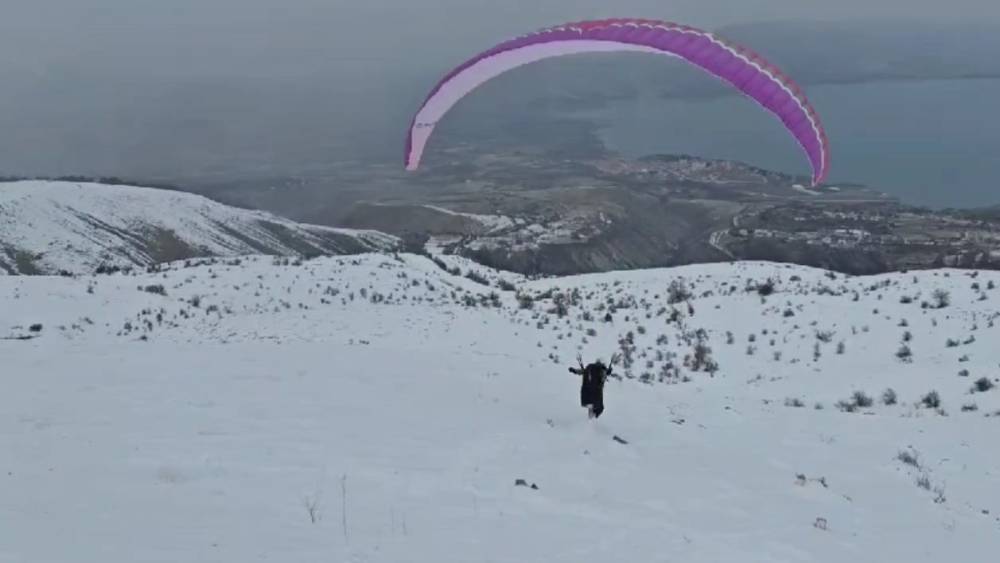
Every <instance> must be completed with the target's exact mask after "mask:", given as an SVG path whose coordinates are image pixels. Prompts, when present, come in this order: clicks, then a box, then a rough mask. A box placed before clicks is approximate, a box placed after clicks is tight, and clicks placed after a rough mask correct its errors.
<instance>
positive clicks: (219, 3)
mask: <svg viewBox="0 0 1000 563" xmlns="http://www.w3.org/2000/svg"><path fill="white" fill-rule="evenodd" d="M625 16H628V17H646V18H654V19H665V20H673V21H679V22H683V23H687V24H690V25H695V26H698V27H704V28H709V29H717V28H719V27H723V26H726V25H729V24H735V23H743V22H764V21H774V20H824V21H829V20H858V21H866V20H872V19H885V18H891V19H895V20H899V19H903V20H914V19H916V20H952V21H958V22H979V23H982V22H1000V0H0V77H3V86H2V87H0V130H2V131H3V135H0V174H2V173H31V174H39V173H48V174H51V173H68V172H79V173H95V171H96V172H99V173H115V174H125V175H129V174H133V175H134V174H147V173H163V174H168V173H174V172H177V171H186V170H194V169H198V168H199V167H201V168H208V167H211V168H212V169H213V170H215V169H220V170H229V169H230V168H231V167H232V166H237V165H233V164H231V163H232V162H234V161H239V162H241V163H242V162H248V163H250V164H248V165H246V166H250V167H255V166H257V165H258V164H259V163H273V162H283V163H286V164H287V167H288V168H290V169H291V168H294V169H296V170H297V169H298V167H299V166H300V164H299V162H300V161H305V160H307V158H311V157H309V155H310V154H312V153H310V152H309V151H310V150H312V151H314V152H317V153H319V154H322V155H326V154H333V153H335V152H336V151H342V150H345V149H343V147H344V146H349V147H355V146H361V145H364V143H363V142H361V141H359V140H358V135H359V132H362V133H366V134H368V135H369V136H370V137H371V141H370V144H371V145H372V146H379V147H380V146H382V145H386V144H387V143H386V142H384V139H393V140H395V139H397V138H398V136H399V135H400V133H399V131H398V129H399V127H400V125H399V124H400V123H405V121H406V119H407V118H408V116H409V112H410V111H412V110H413V109H414V107H415V105H416V104H417V103H418V102H419V100H420V99H421V97H422V96H423V95H424V94H425V92H426V89H427V88H428V87H430V85H431V84H432V83H433V81H434V80H436V78H437V77H438V76H439V75H440V73H442V72H443V71H445V70H446V69H448V68H451V66H452V65H454V64H456V63H458V62H460V61H461V60H464V59H465V58H466V57H468V56H469V55H470V54H471V53H473V52H477V51H479V50H481V49H484V48H487V47H489V46H491V45H493V44H495V43H496V42H499V41H502V40H503V39H506V38H508V37H511V36H514V35H519V34H521V33H525V32H527V31H530V30H534V29H538V28H540V27H545V26H549V25H554V24H558V23H563V22H567V21H574V20H579V19H591V18H601V17H625ZM896 27H897V28H898V27H900V26H896ZM985 33H986V35H992V34H993V31H992V30H987V31H986V32H985ZM823 41H827V42H829V38H828V37H827V38H826V39H824V40H823ZM889 41H892V40H891V39H889ZM813 47H816V45H813ZM830 48H831V49H836V45H831V46H830ZM902 48H904V49H905V48H906V47H902ZM379 135H382V136H379ZM338 143H339V144H338ZM331 144H333V145H335V147H334V148H331ZM338 147H339V148H338ZM217 161H218V163H221V164H217ZM239 166H244V165H243V164H239Z"/></svg>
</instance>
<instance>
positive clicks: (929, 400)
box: [920, 391, 941, 409]
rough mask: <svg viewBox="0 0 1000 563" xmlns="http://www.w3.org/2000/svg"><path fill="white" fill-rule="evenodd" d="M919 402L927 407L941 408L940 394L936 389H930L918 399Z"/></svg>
mask: <svg viewBox="0 0 1000 563" xmlns="http://www.w3.org/2000/svg"><path fill="white" fill-rule="evenodd" d="M920 403H921V404H922V405H923V406H925V407H927V408H929V409H937V408H941V396H940V395H938V392H937V391H931V392H930V393H927V394H926V395H924V396H923V397H922V398H921V399H920Z"/></svg>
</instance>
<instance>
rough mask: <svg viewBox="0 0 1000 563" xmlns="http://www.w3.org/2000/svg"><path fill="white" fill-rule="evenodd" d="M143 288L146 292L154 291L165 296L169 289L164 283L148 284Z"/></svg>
mask: <svg viewBox="0 0 1000 563" xmlns="http://www.w3.org/2000/svg"><path fill="white" fill-rule="evenodd" d="M142 290H143V291H145V292H146V293H153V294H155V295H163V296H166V295H167V289H166V288H165V287H163V285H161V284H156V285H147V286H146V287H144V288H142Z"/></svg>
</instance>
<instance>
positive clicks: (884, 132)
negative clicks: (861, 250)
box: [576, 80, 1000, 207]
mask: <svg viewBox="0 0 1000 563" xmlns="http://www.w3.org/2000/svg"><path fill="white" fill-rule="evenodd" d="M807 95H808V96H809V99H810V100H811V101H812V102H813V105H814V106H815V107H816V109H817V111H818V112H819V113H820V116H821V117H822V118H823V122H824V125H825V126H826V129H827V133H828V135H829V137H830V144H831V151H832V158H831V163H832V169H831V174H830V182H831V183H836V182H860V183H864V184H868V185H871V186H873V187H876V188H879V189H882V190H884V191H886V192H888V193H890V194H892V195H894V196H897V197H899V198H900V199H902V200H903V201H904V202H906V203H912V204H916V205H924V206H929V207H975V206H984V205H996V204H1000V182H998V181H997V176H996V171H997V165H998V163H1000V113H998V112H997V109H998V102H997V100H1000V80H942V81H914V82H878V83H868V84H845V85H826V86H813V87H810V88H807ZM576 115H581V116H587V117H589V118H593V119H596V120H598V121H599V122H600V123H601V130H600V134H601V137H602V140H603V141H604V143H605V144H606V145H607V146H608V147H609V148H610V149H612V150H615V151H618V152H621V153H623V154H625V155H629V156H642V155H646V154H655V153H685V154H693V155H698V156H704V157H714V158H727V159H737V160H743V161H746V162H749V163H751V164H754V165H757V166H761V167H764V168H772V169H776V170H782V171H788V172H794V173H803V174H805V173H806V172H807V171H808V169H807V168H806V163H805V160H804V158H803V156H802V153H801V151H800V149H799V147H798V146H797V145H796V144H795V142H794V140H792V139H791V138H790V137H789V136H788V135H787V133H786V131H785V130H784V129H783V128H782V127H781V125H780V123H778V122H777V120H775V119H774V118H773V116H772V115H771V114H769V113H767V112H764V111H761V110H760V108H758V107H757V106H755V105H754V103H753V102H752V101H750V100H748V99H746V98H743V97H737V96H728V97H720V98H711V99H695V100H691V99H683V100H679V99H653V98H641V99H638V100H633V101H618V102H614V103H612V104H610V105H609V106H607V107H606V108H604V109H601V110H596V111H587V112H585V113H578V114H576Z"/></svg>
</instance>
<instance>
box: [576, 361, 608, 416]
mask: <svg viewBox="0 0 1000 563" xmlns="http://www.w3.org/2000/svg"><path fill="white" fill-rule="evenodd" d="M577 362H578V363H579V364H580V367H579V368H574V367H571V368H569V371H570V373H575V374H576V375H579V376H582V377H581V381H580V406H582V407H586V408H587V417H588V418H598V417H600V416H601V413H602V412H604V382H605V381H607V379H608V376H609V375H611V369H612V368H611V366H606V365H604V362H602V361H601V360H600V359H598V360H597V361H596V362H593V363H591V364H588V365H587V366H584V365H583V362H582V361H581V360H580V358H577ZM611 365H612V366H613V365H614V362H613V361H612V363H611Z"/></svg>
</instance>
